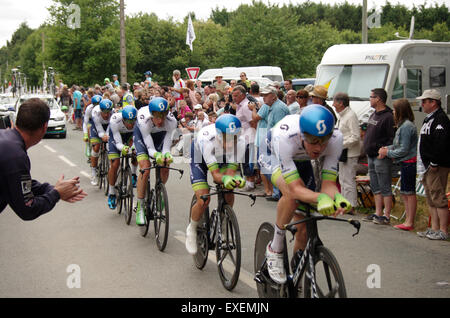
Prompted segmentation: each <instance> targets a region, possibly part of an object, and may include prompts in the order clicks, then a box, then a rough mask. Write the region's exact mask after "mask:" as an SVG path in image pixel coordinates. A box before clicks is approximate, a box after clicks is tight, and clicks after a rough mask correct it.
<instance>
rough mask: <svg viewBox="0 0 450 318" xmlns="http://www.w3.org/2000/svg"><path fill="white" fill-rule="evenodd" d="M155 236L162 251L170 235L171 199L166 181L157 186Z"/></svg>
mask: <svg viewBox="0 0 450 318" xmlns="http://www.w3.org/2000/svg"><path fill="white" fill-rule="evenodd" d="M154 217H155V219H154V225H155V238H156V245H157V246H158V249H159V250H160V251H161V252H162V251H164V249H165V248H166V244H167V238H168V235H169V199H168V197H167V191H166V187H165V185H164V183H160V184H158V185H157V186H156V211H155V216H154Z"/></svg>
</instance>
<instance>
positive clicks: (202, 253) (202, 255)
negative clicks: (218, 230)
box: [189, 194, 209, 270]
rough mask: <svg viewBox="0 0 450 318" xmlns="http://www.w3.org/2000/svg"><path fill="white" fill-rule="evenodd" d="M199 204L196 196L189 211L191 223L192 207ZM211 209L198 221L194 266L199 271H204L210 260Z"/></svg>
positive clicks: (207, 209)
mask: <svg viewBox="0 0 450 318" xmlns="http://www.w3.org/2000/svg"><path fill="white" fill-rule="evenodd" d="M196 203H197V197H196V196H195V194H194V197H193V198H192V202H191V208H190V210H189V222H190V221H191V213H192V207H193V206H194V205H195V204H196ZM208 232H209V207H208V208H206V211H205V213H203V215H202V217H201V218H200V220H199V221H198V226H197V253H196V254H195V255H194V256H193V258H194V264H195V266H196V267H197V268H198V269H200V270H201V269H203V268H204V267H205V265H206V261H207V260H208V252H209V233H208Z"/></svg>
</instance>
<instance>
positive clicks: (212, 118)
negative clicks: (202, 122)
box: [208, 112, 218, 124]
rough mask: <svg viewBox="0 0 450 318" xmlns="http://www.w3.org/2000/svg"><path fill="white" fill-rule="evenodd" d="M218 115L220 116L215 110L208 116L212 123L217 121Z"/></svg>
mask: <svg viewBox="0 0 450 318" xmlns="http://www.w3.org/2000/svg"><path fill="white" fill-rule="evenodd" d="M217 117H218V116H217V114H216V113H215V112H210V113H209V114H208V118H209V122H210V124H214V123H215V122H216V120H217Z"/></svg>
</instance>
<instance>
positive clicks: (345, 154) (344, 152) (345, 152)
mask: <svg viewBox="0 0 450 318" xmlns="http://www.w3.org/2000/svg"><path fill="white" fill-rule="evenodd" d="M347 159H348V148H345V149H343V150H342V153H341V156H340V157H339V161H340V162H347Z"/></svg>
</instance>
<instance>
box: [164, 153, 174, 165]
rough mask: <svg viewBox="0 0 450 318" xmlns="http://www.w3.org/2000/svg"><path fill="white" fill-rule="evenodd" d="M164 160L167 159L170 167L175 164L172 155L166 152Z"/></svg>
mask: <svg viewBox="0 0 450 318" xmlns="http://www.w3.org/2000/svg"><path fill="white" fill-rule="evenodd" d="M164 159H166V163H167V164H168V165H170V164H171V163H173V157H172V155H171V154H170V152H166V154H165V155H164Z"/></svg>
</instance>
